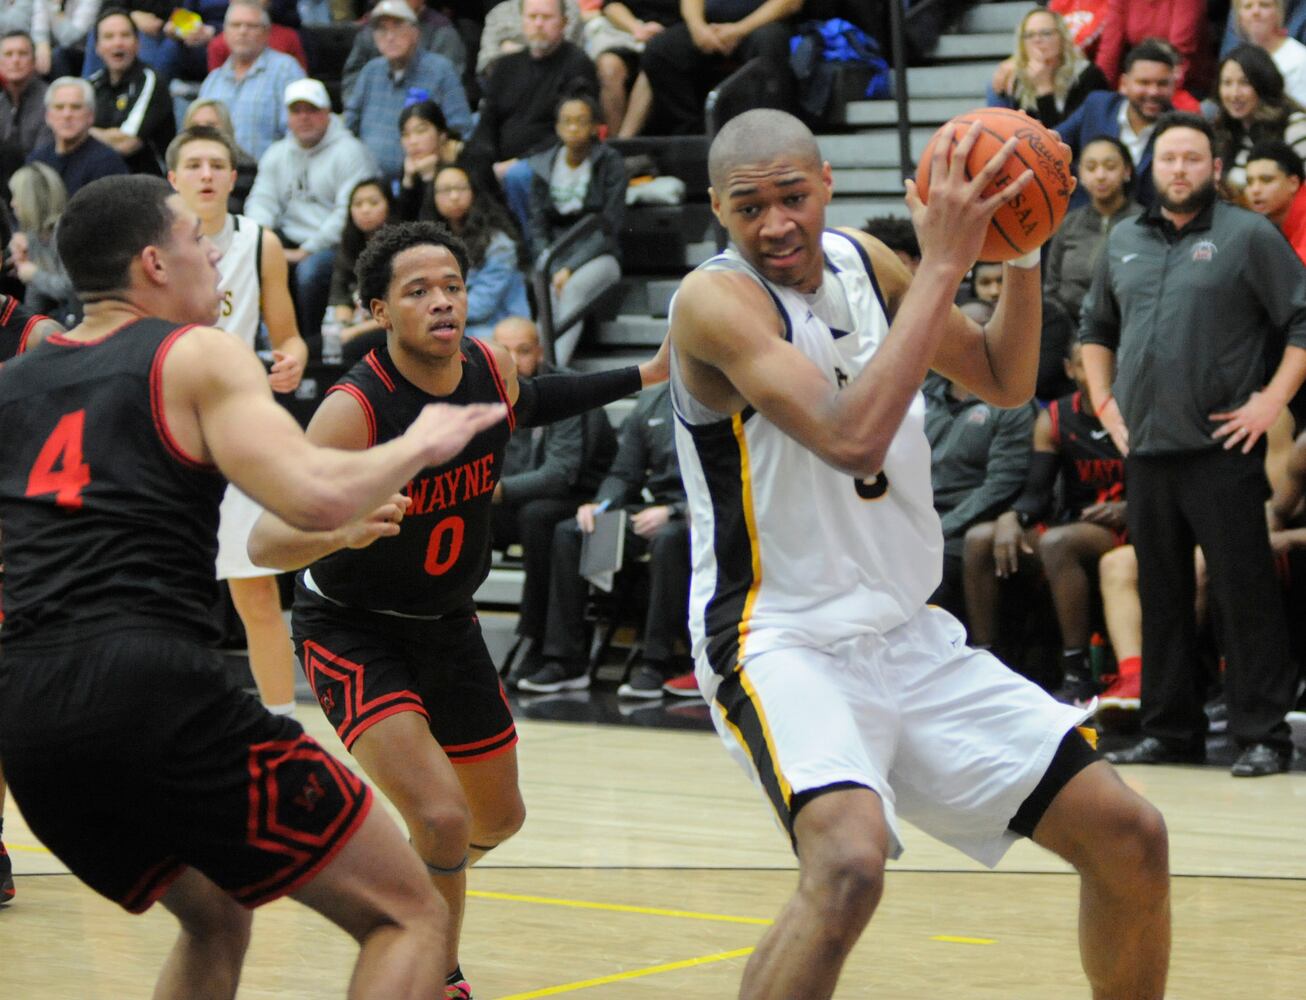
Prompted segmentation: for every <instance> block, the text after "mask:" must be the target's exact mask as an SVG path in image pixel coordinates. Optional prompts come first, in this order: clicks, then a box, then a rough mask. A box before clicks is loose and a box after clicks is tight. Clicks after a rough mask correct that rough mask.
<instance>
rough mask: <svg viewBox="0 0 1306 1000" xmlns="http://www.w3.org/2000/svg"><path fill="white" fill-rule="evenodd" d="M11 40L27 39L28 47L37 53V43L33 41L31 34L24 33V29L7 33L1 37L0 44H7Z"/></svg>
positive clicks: (15, 29)
mask: <svg viewBox="0 0 1306 1000" xmlns="http://www.w3.org/2000/svg"><path fill="white" fill-rule="evenodd" d="M11 38H25V39H27V45H28V47H29V48H31V49H32V51H33V52H35V51H36V43H35V42H34V41H32V35H31V32H27V31H24V30H23V29H22V28H13V29H11V30H10V31H6V32H5V33H4V34H3V35H0V42H7V41H8V40H9V39H11Z"/></svg>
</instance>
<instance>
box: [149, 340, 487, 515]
mask: <svg viewBox="0 0 1306 1000" xmlns="http://www.w3.org/2000/svg"><path fill="white" fill-rule="evenodd" d="M163 398H164V404H163V405H164V414H165V418H166V420H167V423H168V427H169V430H170V432H171V434H172V436H173V438H174V440H175V441H176V442H177V444H178V446H179V447H180V448H181V449H182V450H183V451H185V452H186V453H187V454H189V455H191V456H193V457H195V458H196V459H197V460H199V461H203V462H212V463H214V464H216V465H217V466H218V468H219V469H221V470H222V472H223V473H225V474H226V475H227V477H228V478H229V479H231V481H232V482H234V483H235V484H236V485H237V486H239V487H240V488H241V489H242V490H244V491H245V492H246V493H248V494H249V495H250V496H251V497H253V498H254V499H255V500H257V501H258V502H259V503H260V504H262V505H263V506H264V507H266V508H267V509H268V510H271V511H273V512H274V513H276V514H277V515H279V516H280V517H281V518H283V519H284V520H285V521H286V522H287V523H289V524H292V525H294V526H296V527H298V528H303V529H307V530H331V529H334V528H338V527H340V526H341V525H344V524H346V523H347V522H349V521H351V520H353V519H354V518H356V517H358V516H359V515H360V514H363V513H364V512H367V511H371V510H374V509H375V508H377V507H379V506H381V505H382V504H383V503H384V502H385V501H386V500H387V499H388V498H389V497H390V496H391V495H392V494H394V493H395V492H396V491H397V490H398V489H399V488H400V487H401V486H402V485H403V484H404V483H406V482H407V481H408V479H409V478H410V477H411V476H412V475H413V474H414V473H416V472H417V471H418V470H419V469H422V468H425V467H426V466H428V465H439V464H441V463H442V462H445V461H447V460H448V459H449V458H452V457H453V456H454V455H456V454H457V453H458V452H459V451H461V450H462V448H463V447H464V446H465V445H466V443H467V442H468V441H469V440H471V438H472V437H473V436H474V435H475V434H477V433H479V432H480V431H482V430H484V429H485V428H487V427H490V426H493V425H494V424H495V423H497V422H498V421H499V420H502V419H503V418H504V416H505V414H506V410H505V408H504V407H503V406H502V405H501V404H496V405H492V406H485V405H478V406H467V407H458V406H445V405H439V404H437V405H433V406H428V407H427V408H426V409H424V410H423V411H422V413H421V414H420V415H419V416H418V418H417V419H416V420H415V421H414V422H413V424H412V426H411V427H409V429H408V431H407V432H405V433H404V434H403V436H401V437H399V438H396V439H395V440H393V441H389V442H387V443H386V444H384V445H381V446H379V447H377V448H372V449H369V450H367V451H353V452H351V451H342V450H338V449H331V448H323V447H319V446H317V445H314V444H313V443H311V442H310V441H309V440H308V439H307V438H306V437H305V436H304V434H303V432H302V431H301V430H300V429H299V426H298V425H297V424H296V423H295V421H294V418H293V417H291V416H290V414H289V413H288V412H286V411H285V410H284V409H282V408H281V407H280V406H278V405H277V404H276V402H274V401H273V399H272V394H271V391H270V389H269V388H268V383H267V377H266V375H265V374H264V372H263V366H262V365H261V364H259V362H258V360H257V358H255V357H254V355H253V354H251V353H250V352H249V350H248V349H247V348H245V346H244V345H243V344H241V343H240V342H239V341H237V340H236V339H235V338H233V337H232V336H231V335H230V334H228V333H225V332H223V331H221V330H215V329H212V328H210V327H198V328H196V329H194V330H191V331H190V332H188V333H187V334H186V335H185V336H183V337H181V338H180V339H179V340H178V341H177V342H176V344H175V345H174V346H173V348H172V350H171V351H169V353H168V355H167V357H166V360H165V361H164V364H163Z"/></svg>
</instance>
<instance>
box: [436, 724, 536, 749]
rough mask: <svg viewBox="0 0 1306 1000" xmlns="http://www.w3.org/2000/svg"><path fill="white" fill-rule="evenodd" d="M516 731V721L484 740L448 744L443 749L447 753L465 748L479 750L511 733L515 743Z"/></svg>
mask: <svg viewBox="0 0 1306 1000" xmlns="http://www.w3.org/2000/svg"><path fill="white" fill-rule="evenodd" d="M516 732H517V725H516V723H511V724H509V726H508V728H507V729H505V730H503V731H502V732H500V733H496V734H495V735H493V736H487V737H486V738H485V739H483V740H473V741H472V742H471V743H451V744H449V745H448V746H442V749H443V750H444V752H445V753H459V752H460V751H463V750H479V749H480V748H481V747H485V746H488V745H489V744H491V743H498V742H499V741H500V740H504V739H506V738H507V737H508V736H509V735H512V736H513V742H514V743H515V742H517V738H516Z"/></svg>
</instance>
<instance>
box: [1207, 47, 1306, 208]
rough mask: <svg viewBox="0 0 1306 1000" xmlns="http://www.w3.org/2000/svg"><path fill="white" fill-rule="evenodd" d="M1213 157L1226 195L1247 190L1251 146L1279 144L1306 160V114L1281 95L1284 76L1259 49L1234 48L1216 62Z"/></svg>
mask: <svg viewBox="0 0 1306 1000" xmlns="http://www.w3.org/2000/svg"><path fill="white" fill-rule="evenodd" d="M1213 124H1214V126H1215V149H1216V155H1217V156H1218V157H1219V159H1220V162H1221V163H1222V164H1223V165H1224V173H1223V181H1224V185H1225V188H1226V189H1227V190H1228V191H1229V193H1230V194H1231V195H1234V196H1239V195H1241V194H1242V190H1243V188H1244V187H1246V186H1247V154H1248V153H1249V152H1251V148H1252V146H1254V145H1256V143H1258V142H1264V141H1267V140H1281V141H1283V142H1286V143H1287V144H1288V145H1289V146H1291V147H1292V148H1293V149H1294V150H1295V151H1296V153H1297V155H1298V156H1304V155H1306V111H1303V109H1302V108H1301V107H1300V106H1299V105H1298V104H1297V102H1296V101H1294V100H1293V99H1292V98H1291V97H1288V96H1287V95H1286V94H1284V92H1283V77H1282V76H1280V75H1279V71H1278V69H1277V68H1275V65H1274V61H1273V60H1272V59H1271V58H1270V57H1269V56H1268V55H1267V54H1266V52H1265V50H1264V49H1261V48H1258V47H1257V46H1255V45H1239V46H1238V47H1237V48H1236V49H1234V50H1233V51H1232V52H1230V53H1229V55H1228V56H1226V57H1225V59H1224V61H1223V62H1221V63H1220V90H1219V106H1218V109H1217V110H1216V113H1215V119H1214V121H1213Z"/></svg>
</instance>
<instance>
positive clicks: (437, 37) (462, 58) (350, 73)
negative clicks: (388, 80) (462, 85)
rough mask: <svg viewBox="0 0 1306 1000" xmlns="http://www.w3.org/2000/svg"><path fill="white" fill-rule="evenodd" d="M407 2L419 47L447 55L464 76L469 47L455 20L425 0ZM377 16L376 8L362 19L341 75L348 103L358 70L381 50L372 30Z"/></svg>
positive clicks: (440, 54)
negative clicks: (454, 22)
mask: <svg viewBox="0 0 1306 1000" xmlns="http://www.w3.org/2000/svg"><path fill="white" fill-rule="evenodd" d="M403 2H404V3H406V4H408V6H409V9H411V10H412V12H413V16H414V17H415V18H416V20H417V28H418V40H417V47H418V48H419V49H421V50H422V51H423V52H434V53H435V54H436V55H437V56H444V57H445V58H446V59H448V60H449V62H450V63H452V64H453V68H454V71H455V73H457V75H458V78H459V79H460V80H461V79H462V76H463V73H464V72H466V70H467V47H466V46H465V45H463V40H462V36H461V35H459V34H458V29H457V28H455V27H454V26H453V22H452V21H450V20H449V19H448V18H447V17H445V16H444V14H442V13H440V12H439V11H437V10H434V9H432V8H431V7H428V6H426V4H425V3H423V0H403ZM374 16H375V13H374V12H373V13H369V14H365V15H364V16H363V17H362V18H360V19H359V22H358V23H359V31H358V34H356V35H355V36H354V44H353V46H352V47H351V48H350V50H349V57H348V58H347V59H345V68H344V70H343V72H342V73H341V76H340V87H341V91H342V92H343V93H344V98H345V102H346V103H348V101H349V95H350V93H352V92H353V89H354V83H355V81H356V80H357V79H358V74H359V73H361V72H362V71H363V67H364V66H366V65H367V64H368V63H369V62H371V61H372V60H373V59H375V58H376V57H377V56H379V55H380V54H381V52H380V50H379V49H378V48H377V46H376V38H375V36H374V35H373V33H372V32H371V31H370V30H369V28H370V26H371V18H372V17H374Z"/></svg>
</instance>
